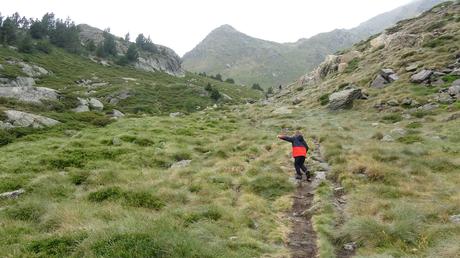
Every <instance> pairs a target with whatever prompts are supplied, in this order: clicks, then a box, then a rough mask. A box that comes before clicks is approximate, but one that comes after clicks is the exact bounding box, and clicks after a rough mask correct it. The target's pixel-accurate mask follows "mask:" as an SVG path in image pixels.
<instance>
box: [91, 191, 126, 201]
mask: <svg viewBox="0 0 460 258" xmlns="http://www.w3.org/2000/svg"><path fill="white" fill-rule="evenodd" d="M122 195H123V192H122V190H121V188H120V187H109V188H105V189H101V190H98V191H96V192H92V193H90V194H89V195H88V200H90V201H92V202H103V201H106V200H116V199H119V198H120V197H121V196H122Z"/></svg>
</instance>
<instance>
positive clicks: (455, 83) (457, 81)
mask: <svg viewBox="0 0 460 258" xmlns="http://www.w3.org/2000/svg"><path fill="white" fill-rule="evenodd" d="M457 85H460V79H458V80H455V81H454V82H453V83H452V86H457Z"/></svg>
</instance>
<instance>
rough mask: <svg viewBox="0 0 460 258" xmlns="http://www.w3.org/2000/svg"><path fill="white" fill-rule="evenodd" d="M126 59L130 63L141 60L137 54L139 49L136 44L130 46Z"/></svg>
mask: <svg viewBox="0 0 460 258" xmlns="http://www.w3.org/2000/svg"><path fill="white" fill-rule="evenodd" d="M126 58H128V61H130V62H135V61H137V59H138V58H139V52H137V47H136V45H135V44H130V45H129V47H128V51H127V52H126Z"/></svg>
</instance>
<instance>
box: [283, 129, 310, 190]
mask: <svg viewBox="0 0 460 258" xmlns="http://www.w3.org/2000/svg"><path fill="white" fill-rule="evenodd" d="M278 138H279V139H281V140H284V141H287V142H290V143H292V157H293V158H294V168H295V171H296V177H295V178H296V179H298V180H301V179H302V171H303V172H304V173H305V174H306V176H307V181H308V182H311V175H310V171H309V170H308V168H307V167H306V166H305V158H306V157H307V152H308V149H309V148H308V144H307V143H306V142H305V140H304V138H303V135H302V133H301V132H300V131H296V133H295V135H294V136H287V135H278Z"/></svg>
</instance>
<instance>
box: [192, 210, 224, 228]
mask: <svg viewBox="0 0 460 258" xmlns="http://www.w3.org/2000/svg"><path fill="white" fill-rule="evenodd" d="M221 217H222V213H221V211H220V210H219V209H217V208H216V207H215V206H206V207H203V208H201V209H200V210H198V211H194V212H191V213H189V214H187V215H186V216H185V218H184V222H185V224H186V225H189V224H192V223H195V222H198V221H200V220H211V221H217V220H219V219H220V218H221Z"/></svg>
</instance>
